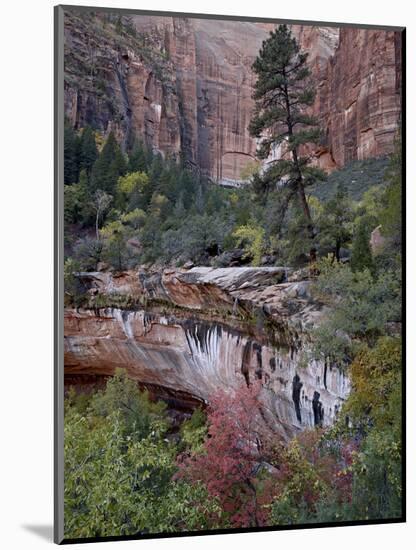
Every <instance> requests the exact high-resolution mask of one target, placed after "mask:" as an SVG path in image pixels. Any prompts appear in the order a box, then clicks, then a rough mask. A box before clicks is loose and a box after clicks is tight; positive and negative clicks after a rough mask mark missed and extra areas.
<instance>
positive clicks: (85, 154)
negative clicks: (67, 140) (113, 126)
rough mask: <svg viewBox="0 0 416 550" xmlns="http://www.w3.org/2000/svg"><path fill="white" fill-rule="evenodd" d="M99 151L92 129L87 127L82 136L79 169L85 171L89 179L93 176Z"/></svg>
mask: <svg viewBox="0 0 416 550" xmlns="http://www.w3.org/2000/svg"><path fill="white" fill-rule="evenodd" d="M97 156H98V151H97V145H96V143H95V136H94V132H93V130H92V128H91V127H90V126H86V127H85V128H84V130H83V131H82V134H81V140H80V159H79V169H80V171H81V170H85V171H86V173H87V175H88V177H89V176H90V174H91V170H92V167H93V165H94V162H95V161H96V160H97Z"/></svg>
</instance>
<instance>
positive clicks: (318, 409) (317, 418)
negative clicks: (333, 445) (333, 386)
mask: <svg viewBox="0 0 416 550" xmlns="http://www.w3.org/2000/svg"><path fill="white" fill-rule="evenodd" d="M320 397H321V394H320V393H319V392H317V391H315V392H314V394H313V400H312V409H313V420H314V424H315V426H322V422H323V420H324V409H323V407H322V403H321V402H320V401H319V398H320Z"/></svg>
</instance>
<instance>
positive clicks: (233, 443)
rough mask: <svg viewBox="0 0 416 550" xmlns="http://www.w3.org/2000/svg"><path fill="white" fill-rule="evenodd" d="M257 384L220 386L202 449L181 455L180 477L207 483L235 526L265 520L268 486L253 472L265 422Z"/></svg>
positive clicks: (256, 464)
mask: <svg viewBox="0 0 416 550" xmlns="http://www.w3.org/2000/svg"><path fill="white" fill-rule="evenodd" d="M260 389H261V386H260V384H253V385H251V386H250V387H247V386H245V385H241V386H240V387H239V388H238V389H237V390H235V391H230V392H228V393H227V392H225V391H220V392H218V393H217V394H216V395H214V396H213V398H212V400H211V403H210V407H209V410H208V434H209V437H208V438H207V439H206V440H205V442H204V444H203V446H202V449H201V450H199V451H197V452H192V453H191V454H190V455H185V456H182V458H181V460H180V463H179V468H180V471H179V474H178V476H177V477H178V478H179V479H186V480H189V481H191V482H203V483H204V484H206V486H207V489H208V492H209V494H210V495H211V496H213V497H216V498H218V499H219V501H220V503H221V506H222V509H223V510H224V512H225V513H226V516H227V517H228V518H229V521H230V522H231V524H232V525H233V526H235V527H237V526H238V527H250V526H259V525H264V523H265V521H266V516H267V513H266V511H265V508H264V505H265V504H266V503H267V502H268V501H269V500H270V499H271V494H270V492H269V486H268V485H267V483H265V482H264V480H262V479H261V476H256V472H257V470H258V465H259V462H261V460H262V444H263V442H264V441H265V439H264V432H265V429H266V427H265V424H264V422H263V421H262V417H261V415H260V411H259V407H260V403H259V399H258V398H259V392H260ZM269 435H270V434H269Z"/></svg>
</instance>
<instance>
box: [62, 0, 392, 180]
mask: <svg viewBox="0 0 416 550" xmlns="http://www.w3.org/2000/svg"><path fill="white" fill-rule="evenodd" d="M130 24H131V25H132V26H134V28H135V33H133V34H132V35H127V34H125V35H119V34H117V33H115V30H114V24H113V23H111V21H110V22H108V21H107V20H106V19H105V16H104V15H103V16H91V15H85V14H84V15H83V16H78V15H77V14H76V12H74V11H73V10H71V12H67V15H66V18H65V42H66V56H65V71H66V75H65V111H66V114H67V116H68V117H69V119H70V120H71V121H72V123H73V125H74V126H76V127H77V126H78V127H82V126H83V125H85V124H92V125H93V126H95V127H97V128H99V129H101V130H102V131H103V132H104V133H108V132H109V131H110V129H112V130H114V131H115V132H116V133H117V134H118V136H119V138H120V139H121V140H122V141H123V142H124V144H125V145H127V142H128V141H129V140H131V139H133V138H134V137H135V136H139V137H142V138H144V139H145V141H146V142H147V143H148V144H150V145H152V146H153V147H154V148H155V149H157V150H159V151H161V152H162V153H169V154H174V155H175V154H176V155H179V153H182V154H183V155H184V157H185V159H186V160H187V161H188V163H189V164H190V165H192V166H194V167H195V168H196V169H198V170H200V171H201V172H202V173H204V174H206V175H208V176H210V177H211V178H212V179H214V180H216V181H218V182H222V183H229V184H233V183H236V182H238V181H239V180H240V178H241V170H242V169H243V168H244V166H245V165H246V164H247V163H248V162H249V161H251V160H252V159H253V158H254V154H255V149H256V143H255V141H254V140H253V139H252V138H251V137H250V136H249V134H248V130H247V126H248V123H249V120H250V117H251V113H252V109H253V101H252V99H251V94H252V85H253V82H254V75H253V74H252V72H251V64H252V62H253V60H254V58H255V57H256V55H257V52H258V51H259V48H260V46H261V43H262V41H263V40H264V39H265V38H267V34H268V31H269V30H270V29H272V28H273V27H274V25H273V24H256V23H250V22H238V21H218V20H201V19H191V18H171V17H150V16H134V17H132V18H131V21H130ZM292 29H293V32H294V34H295V36H296V37H297V38H298V40H299V42H300V43H301V45H302V48H303V49H305V50H307V51H308V52H309V54H310V55H309V62H310V65H311V69H312V73H313V76H314V78H315V80H316V87H317V97H316V101H315V105H314V108H313V110H314V113H315V114H316V115H317V116H318V117H319V119H320V121H321V125H322V128H323V139H322V143H321V144H320V146H319V148H318V149H317V150H316V151H314V152H315V153H316V155H317V158H318V162H319V164H321V165H322V166H323V167H325V168H327V169H329V170H330V169H333V168H336V167H340V166H343V165H344V164H345V163H346V162H348V161H350V160H354V159H364V158H368V157H372V156H379V155H384V154H387V153H389V152H391V150H392V145H393V139H394V133H395V130H396V128H397V122H398V117H399V113H400V78H401V64H400V59H401V55H400V51H401V50H400V48H401V43H400V34H399V33H395V32H392V31H390V32H386V31H381V30H376V31H375V30H364V29H348V28H341V29H335V28H328V27H311V26H300V25H299V26H297V25H294V26H293V27H292Z"/></svg>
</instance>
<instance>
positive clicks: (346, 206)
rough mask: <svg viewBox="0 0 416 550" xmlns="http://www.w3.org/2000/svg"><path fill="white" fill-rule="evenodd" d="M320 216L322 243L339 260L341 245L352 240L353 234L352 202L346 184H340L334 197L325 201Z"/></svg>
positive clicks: (320, 238)
mask: <svg viewBox="0 0 416 550" xmlns="http://www.w3.org/2000/svg"><path fill="white" fill-rule="evenodd" d="M319 218H320V219H319V242H320V245H321V247H323V248H329V249H330V250H332V251H333V253H334V258H335V259H336V260H337V262H339V261H340V252H341V247H342V246H344V245H345V244H347V243H348V242H350V241H351V236H352V234H351V225H352V220H353V211H352V204H351V200H350V198H349V196H348V192H347V190H346V189H345V187H344V186H342V185H339V186H338V188H337V190H336V193H335V195H334V196H333V198H331V199H330V200H329V201H328V202H326V203H325V205H324V207H323V209H322V212H321V215H320V216H319Z"/></svg>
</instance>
